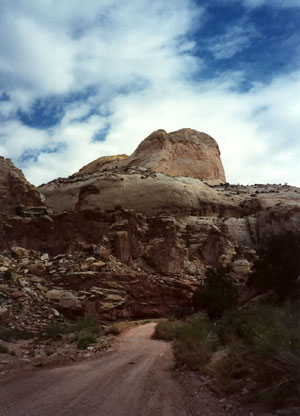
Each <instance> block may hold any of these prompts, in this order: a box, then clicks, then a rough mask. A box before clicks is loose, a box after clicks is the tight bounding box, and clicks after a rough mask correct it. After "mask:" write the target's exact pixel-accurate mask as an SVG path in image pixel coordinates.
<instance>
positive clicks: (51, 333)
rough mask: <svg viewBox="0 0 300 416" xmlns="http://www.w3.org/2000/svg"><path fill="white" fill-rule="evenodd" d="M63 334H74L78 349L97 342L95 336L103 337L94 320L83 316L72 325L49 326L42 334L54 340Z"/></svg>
mask: <svg viewBox="0 0 300 416" xmlns="http://www.w3.org/2000/svg"><path fill="white" fill-rule="evenodd" d="M65 334H74V338H75V339H74V340H76V341H77V346H78V348H80V349H85V348H87V347H88V346H89V345H90V344H93V343H95V342H96V341H97V336H100V335H103V330H102V328H101V327H100V326H99V325H98V323H97V322H96V321H95V319H94V318H92V317H90V316H88V315H84V316H83V317H82V318H79V319H77V321H76V322H75V323H74V324H73V325H62V324H57V325H51V326H48V327H47V328H46V330H45V331H44V332H43V336H44V337H46V338H56V337H57V336H59V335H65Z"/></svg>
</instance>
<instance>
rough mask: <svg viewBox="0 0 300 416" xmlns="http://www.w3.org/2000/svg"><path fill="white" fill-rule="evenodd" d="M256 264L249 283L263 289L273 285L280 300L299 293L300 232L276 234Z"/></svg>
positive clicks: (262, 251) (294, 296)
mask: <svg viewBox="0 0 300 416" xmlns="http://www.w3.org/2000/svg"><path fill="white" fill-rule="evenodd" d="M259 255H260V257H259V260H257V261H256V262H255V264H254V271H253V273H252V274H251V275H250V278H249V281H248V282H249V285H251V286H254V287H256V288H257V289H258V290H259V291H260V292H265V291H267V290H270V289H273V290H274V292H275V293H276V294H277V296H278V299H279V301H280V302H282V301H283V300H285V299H286V298H296V297H298V296H299V279H300V233H299V232H297V233H294V232H288V233H285V234H280V235H276V236H273V237H272V238H271V239H270V240H269V241H268V243H267V245H266V247H265V249H262V250H261V251H260V253H259Z"/></svg>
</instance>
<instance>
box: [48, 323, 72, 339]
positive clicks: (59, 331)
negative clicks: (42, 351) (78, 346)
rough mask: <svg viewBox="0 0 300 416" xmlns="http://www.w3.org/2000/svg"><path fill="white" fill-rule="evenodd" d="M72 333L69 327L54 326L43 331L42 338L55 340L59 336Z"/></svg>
mask: <svg viewBox="0 0 300 416" xmlns="http://www.w3.org/2000/svg"><path fill="white" fill-rule="evenodd" d="M72 332H74V330H73V326H71V325H62V324H54V325H49V326H47V327H46V328H45V330H44V331H43V337H45V338H50V339H51V338H52V339H55V338H57V337H58V336H59V335H64V334H71V333H72Z"/></svg>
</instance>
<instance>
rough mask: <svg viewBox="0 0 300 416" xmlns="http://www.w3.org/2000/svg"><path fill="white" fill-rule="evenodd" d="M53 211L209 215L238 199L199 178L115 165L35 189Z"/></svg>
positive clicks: (236, 205)
mask: <svg viewBox="0 0 300 416" xmlns="http://www.w3.org/2000/svg"><path fill="white" fill-rule="evenodd" d="M39 189H40V191H41V192H42V193H43V194H44V196H45V197H46V200H47V203H48V204H49V206H50V207H51V208H52V209H53V210H54V211H55V212H61V211H64V210H70V211H74V210H76V211H79V210H83V209H104V210H105V209H113V208H114V207H118V206H121V207H123V208H125V209H133V210H135V211H137V212H142V213H144V214H147V215H154V214H157V213H162V212H165V213H180V212H191V211H194V212H195V213H199V215H211V213H216V212H218V211H219V210H221V208H217V206H220V205H221V206H222V207H223V208H222V209H224V210H225V211H227V212H230V213H232V212H235V211H236V212H239V211H240V208H239V203H240V202H241V201H242V199H241V198H239V197H236V196H235V195H230V196H226V194H224V193H223V192H221V193H220V192H218V191H217V190H214V189H213V188H211V187H209V186H208V185H207V184H205V183H204V182H202V181H201V180H200V179H194V178H185V177H180V178H175V177H171V176H168V175H165V174H161V173H153V172H152V171H149V170H147V169H146V168H130V169H129V170H128V169H127V168H125V169H124V168H115V169H114V170H110V171H109V172H96V173H94V174H92V175H87V176H81V177H75V178H74V177H71V178H68V179H61V180H59V181H52V182H50V183H49V184H48V185H44V186H42V187H40V188H39Z"/></svg>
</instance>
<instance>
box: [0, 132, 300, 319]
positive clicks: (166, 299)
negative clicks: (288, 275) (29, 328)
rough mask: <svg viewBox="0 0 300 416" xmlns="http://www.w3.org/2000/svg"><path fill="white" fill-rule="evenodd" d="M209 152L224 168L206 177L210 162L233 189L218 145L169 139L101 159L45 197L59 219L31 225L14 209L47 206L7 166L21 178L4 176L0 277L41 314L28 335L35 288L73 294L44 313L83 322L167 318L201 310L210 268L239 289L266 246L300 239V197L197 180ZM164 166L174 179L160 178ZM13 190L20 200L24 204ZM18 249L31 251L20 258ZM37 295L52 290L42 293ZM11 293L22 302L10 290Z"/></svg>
mask: <svg viewBox="0 0 300 416" xmlns="http://www.w3.org/2000/svg"><path fill="white" fill-rule="evenodd" d="M198 139H199V140H200V139H201V140H200V141H199V140H198ZM200 142H201V145H199V148H200V147H201V146H202V147H201V149H202V150H201V151H203V158H202V159H203V160H207V161H209V160H210V162H209V163H210V166H213V165H214V166H215V167H216V169H215V170H214V169H211V168H209V169H206V167H207V166H208V165H209V163H208V164H204V165H202V168H201V169H202V173H203V172H204V170H205V169H206V172H210V173H209V174H208V173H207V175H208V176H209V175H210V176H211V179H212V176H214V180H215V179H218V182H223V181H224V180H225V175H224V176H222V170H221V168H220V166H221V167H222V165H220V163H221V162H220V159H219V151H218V146H217V144H216V143H215V142H214V141H213V139H211V138H210V137H209V136H206V135H204V136H203V134H202V133H198V132H194V131H193V130H189V129H184V130H180V131H179V132H175V133H170V134H169V135H168V134H167V133H166V132H164V131H158V132H155V133H153V135H150V136H149V138H147V139H146V140H145V141H144V142H142V143H141V145H140V146H139V147H138V149H137V150H136V152H134V154H133V155H132V156H130V157H129V158H125V157H120V158H118V160H117V161H116V159H114V158H111V159H110V158H108V157H105V158H104V159H103V158H100V159H97V160H96V161H95V162H92V164H90V165H87V167H85V168H84V169H83V170H82V171H80V172H79V173H77V174H75V175H73V176H72V177H69V178H68V179H59V180H55V181H52V182H50V183H49V184H47V185H43V186H42V187H40V188H39V189H40V191H41V192H42V193H43V194H44V196H45V198H46V201H47V204H48V205H49V206H50V207H51V208H52V209H53V211H54V213H53V214H49V212H44V214H48V215H42V214H43V212H32V214H31V215H30V216H29V215H27V217H26V218H24V215H23V216H22V215H17V216H16V215H14V216H12V215H11V214H15V210H14V207H15V205H14V204H16V203H17V202H18V203H19V201H21V200H22V201H23V202H22V203H24V204H29V203H30V204H31V205H33V204H34V203H35V204H38V205H40V204H41V203H42V199H41V197H40V194H39V192H38V191H37V189H36V188H35V187H33V186H31V185H30V184H28V182H26V181H25V179H24V177H23V175H22V173H21V172H20V171H19V170H18V169H16V168H14V166H13V165H12V164H11V162H9V163H8V162H7V161H6V162H5V166H6V170H5V172H9V173H7V174H6V176H5V175H2V176H1V178H2V179H1V180H2V182H1V184H2V185H1V186H2V189H4V190H5V192H4V193H2V195H6V197H5V198H6V199H5V198H4V197H3V196H2V201H4V202H2V207H5V209H4V208H3V209H2V213H0V251H2V252H4V251H5V250H7V252H6V253H5V254H4V255H3V257H2V263H3V264H4V266H2V267H1V264H0V278H1V276H2V277H3V279H4V275H5V273H6V272H7V270H9V271H11V272H12V273H13V284H14V285H15V284H17V283H16V282H18V281H20V287H19V289H18V290H17V289H16V288H15V289H16V292H20V293H19V294H20V298H18V299H20V300H18V302H21V304H20V305H19V306H20V308H19V309H21V310H24V307H25V306H26V304H24V303H23V304H22V302H23V301H22V299H23V296H24V299H25V300H24V302H25V301H26V302H27V303H28V305H29V306H28V308H29V309H28V310H29V312H28V314H27V315H26V320H27V321H28V322H29V323H28V325H29V324H30V323H32V322H31V320H30V319H31V318H30V308H31V307H32V306H30V305H31V303H30V302H31V301H30V299H28V296H27V294H28V293H30V291H29V292H28V290H24V287H27V288H31V286H30V285H31V283H32V282H33V283H36V282H37V283H40V280H39V279H42V280H43V279H44V280H43V282H44V283H43V285H44V284H45V286H47V288H46V289H47V290H48V291H50V290H52V289H53V290H58V289H59V290H63V291H66V292H68V293H69V292H70V293H71V294H70V293H69V294H68V293H67V294H66V293H62V294H61V296H62V299H65V297H66V298H67V299H69V300H66V302H65V301H64V300H63V301H62V302H61V301H60V298H59V297H56V298H55V296H56V295H57V296H59V295H58V294H56V295H55V296H54V295H53V293H52V294H51V293H49V296H48V297H47V296H46V293H48V292H47V290H46V289H43V290H42V293H40V295H39V296H40V297H41V299H42V300H41V302H42V303H43V302H44V300H45V299H44V298H45V297H46V299H47V302H48V303H49V302H50V303H49V308H51V307H53V308H54V309H57V310H58V311H59V313H61V314H65V315H66V316H67V315H68V314H69V313H70V314H72V313H73V312H74V311H75V312H74V313H84V312H88V313H92V314H94V315H95V316H96V317H98V318H99V319H121V318H125V317H126V318H133V317H150V316H165V315H168V314H173V313H176V312H179V311H180V309H182V308H184V307H187V306H190V305H191V298H192V293H193V291H194V290H195V288H196V287H197V285H199V284H200V282H201V281H202V279H203V277H204V272H205V267H206V266H208V265H210V266H218V265H230V266H231V268H232V278H233V279H236V280H238V281H243V279H245V278H246V275H247V273H248V272H249V270H250V267H251V264H252V262H253V260H254V259H255V257H256V251H257V249H258V248H259V247H260V246H261V245H263V244H264V242H265V241H266V239H268V238H269V237H270V236H271V235H272V234H276V233H279V232H282V231H287V230H299V228H300V189H299V188H295V187H290V186H280V185H253V186H237V185H229V184H227V183H225V184H223V183H221V184H218V185H213V184H212V183H211V182H210V180H208V179H206V180H205V181H204V180H203V179H199V178H195V177H189V176H193V173H195V172H198V173H197V174H199V172H200V170H201V169H200V167H201V163H200V162H199V160H200V156H199V155H200V153H197V151H198V150H197V149H196V147H195V146H196V144H197V143H198V144H199V143H200ZM195 143H196V144H195ZM204 144H205V146H208V151H207V154H206V155H205V152H204V150H203V149H204V147H203V146H204ZM191 149H196V150H195V151H192V150H191ZM209 149H210V150H209ZM199 152H200V150H199ZM171 154H172V155H173V156H172V157H171ZM195 155H196V156H195ZM215 156H217V157H215ZM189 158H190V159H189ZM193 158H196V161H195V159H193ZM179 159H180V160H181V161H180V162H179ZM188 160H190V166H189V165H188V163H187V161H188ZM163 161H165V164H164V163H163ZM183 161H185V162H183ZM0 162H1V160H0ZM198 162H199V164H198ZM0 166H1V165H0ZM3 166H4V162H3V160H2V169H3ZM203 166H204V167H205V166H206V167H205V169H204V168H203ZM8 167H9V169H8ZM160 167H161V169H163V168H165V169H166V170H167V168H168V170H169V173H158V172H157V171H158V170H159V169H160ZM175 168H176V169H178V170H177V171H176V170H175ZM188 169H189V171H188ZM222 169H223V168H222ZM3 172H4V170H3ZM11 172H13V174H15V176H13V174H12V173H11ZM170 172H172V173H175V172H179V173H178V174H180V175H182V174H184V176H180V177H177V176H172V174H171V173H170ZM12 176H13V178H14V180H12V179H11V177H12ZM195 176H196V175H195ZM203 176H204V174H203ZM16 178H17V179H16ZM15 183H18V184H19V185H18V186H17V187H16V186H15V185H14V186H15V187H14V186H13V185H12V184H15ZM21 185H22V186H21ZM11 189H18V190H19V191H18V192H17V194H16V195H17V197H18V198H19V199H18V200H17V202H14V201H15V199H14V198H16V195H15V191H14V192H11V191H10V190H11ZM10 202H11V203H12V205H10ZM11 207H13V208H11ZM43 209H44V210H45V207H43ZM17 211H18V210H17ZM37 211H38V210H37ZM17 213H19V214H20V212H17ZM14 246H20V247H23V248H25V249H26V250H31V252H28V251H26V250H25V252H24V249H22V248H21V249H18V248H17V249H13V250H12V247H14ZM10 251H12V254H9V252H10ZM16 253H17V254H16ZM20 253H21V254H20ZM42 253H47V255H42ZM16 256H19V257H20V258H18V259H17V260H16V258H15V257H16ZM0 260H1V259H0ZM37 276H38V277H37ZM24 282H25V283H24ZM22 285H23V286H22ZM24 285H25V286H24ZM26 285H27V286H26ZM4 289H5V288H4ZM32 290H33V291H35V290H39V291H40V286H38V288H37V289H35V286H34V287H33V289H32ZM7 291H8V293H11V291H12V288H11V287H10V286H9V285H8V286H7ZM23 292H24V293H23ZM55 293H56V292H55ZM52 295H53V296H54V298H53V299H52V298H51V296H52ZM16 296H17V295H16ZM18 296H19V295H18ZM39 296H38V297H39ZM68 296H69V297H68ZM8 299H9V297H8ZM26 299H27V300H26ZM72 299H73V302H72ZM48 303H47V304H48ZM13 305H15V301H14V302H11V303H10V302H8V304H7V309H8V310H10V309H11V311H12V312H11V314H12V315H13V316H14V309H13V308H16V305H15V306H13ZM24 305H25V306H24ZM51 305H52V306H51ZM19 309H18V311H17V309H16V316H20V313H21V312H20V311H19ZM25 309H26V308H25ZM9 313H10V312H9ZM43 319H44V318H43ZM27 321H26V322H27ZM24 322H25V317H24ZM24 325H25V324H24ZM26 325H27V323H26Z"/></svg>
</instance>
